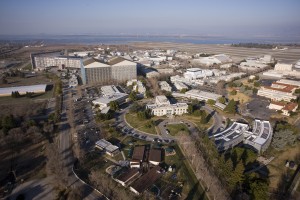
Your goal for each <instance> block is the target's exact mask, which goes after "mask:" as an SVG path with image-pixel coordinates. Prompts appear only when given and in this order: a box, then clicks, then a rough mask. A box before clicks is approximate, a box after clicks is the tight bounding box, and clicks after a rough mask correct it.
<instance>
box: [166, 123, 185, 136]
mask: <svg viewBox="0 0 300 200" xmlns="http://www.w3.org/2000/svg"><path fill="white" fill-rule="evenodd" d="M167 129H168V130H169V131H170V135H172V136H176V135H178V134H179V133H184V134H187V135H189V134H190V132H189V130H188V128H187V126H186V125H185V124H168V125H167Z"/></svg>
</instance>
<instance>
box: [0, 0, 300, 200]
mask: <svg viewBox="0 0 300 200" xmlns="http://www.w3.org/2000/svg"><path fill="white" fill-rule="evenodd" d="M74 2H76V1H74ZM245 2H247V1H245ZM253 2H254V3H253V4H254V5H256V6H258V7H259V5H257V4H258V3H257V2H255V1H253ZM60 3H61V2H60ZM194 3H195V2H194ZM194 3H193V5H194ZM52 4H53V3H49V4H48V3H47V6H45V5H42V4H39V3H36V4H34V5H32V3H31V2H29V3H28V5H30V8H29V7H28V5H23V3H20V5H18V6H17V5H16V2H15V4H14V3H8V2H5V3H3V2H0V7H1V6H2V7H3V8H7V10H11V7H10V6H14V8H16V9H17V10H19V11H20V9H24V11H25V10H26V11H28V13H27V14H26V15H24V14H22V12H21V11H20V13H21V14H16V16H19V15H20V16H23V17H24V20H25V19H29V18H27V15H29V16H31V17H34V18H36V16H37V13H34V14H33V12H31V11H32V9H33V8H39V10H40V11H41V10H43V12H45V16H47V14H49V12H50V11H51V9H52V6H53V5H52ZM119 4H120V5H119ZM119 4H114V3H111V2H110V3H109V2H107V5H106V4H105V5H101V6H103V8H102V12H103V13H107V12H108V10H109V11H110V12H112V7H111V6H113V8H115V9H117V10H118V12H116V13H115V15H116V16H118V13H119V12H120V13H123V14H124V16H127V14H128V13H127V12H126V10H127V9H129V7H128V5H127V4H126V5H125V4H124V3H121V2H119ZM229 4H230V5H231V6H233V7H235V6H236V8H239V9H241V8H244V6H243V5H239V3H236V4H237V5H233V4H231V3H229ZM247 4H248V5H249V6H250V4H251V5H252V2H247ZM275 4H276V3H275ZM275 4H274V5H270V7H272V8H273V9H275V10H276V9H280V10H282V12H286V13H290V14H291V15H292V14H293V13H294V9H295V8H296V7H297V5H299V3H295V2H293V3H291V1H289V0H288V1H287V3H286V5H285V4H284V5H281V6H279V5H277V4H276V5H275ZM79 5H81V7H80V10H85V8H87V7H88V8H89V9H88V10H91V13H92V11H95V9H96V8H99V4H98V3H95V5H94V3H90V4H82V2H81V3H78V2H76V3H74V5H70V4H68V5H64V3H61V6H62V7H64V6H67V7H68V6H71V7H72V8H73V9H74V13H75V11H76V9H78V8H79V7H78V6H79ZM96 5H97V6H96ZM121 5H122V6H121ZM147 5H148V4H147ZM179 5H180V7H182V9H183V10H184V9H185V6H186V5H183V4H182V3H179V2H177V1H174V5H170V4H166V3H162V4H161V6H162V7H164V8H165V7H166V8H169V7H172V8H174V10H178V9H179V8H176V9H175V7H176V6H179ZM130 6H132V7H130V10H132V9H134V8H136V7H135V6H137V7H139V8H146V7H144V5H139V4H137V5H130ZM194 6H195V7H197V6H200V5H198V3H195V5H194ZM201 6H203V7H209V8H210V9H208V10H211V6H212V4H211V3H207V5H206V4H204V3H203V5H202V4H201ZM241 6H242V7H241ZM260 6H261V7H262V8H266V5H263V4H262V5H260ZM121 7H122V9H121V10H119V9H120V8H121ZM148 7H149V10H152V11H153V10H156V11H157V16H152V15H151V16H152V17H153V18H154V19H158V18H157V17H159V20H156V21H155V22H156V23H158V21H160V20H161V21H163V23H162V24H161V25H162V26H166V27H167V28H168V29H170V30H173V29H172V26H173V22H174V20H175V21H176V19H177V20H178V22H177V24H176V28H177V26H178V28H180V27H181V28H183V30H185V29H184V27H185V26H183V25H182V24H181V23H180V22H182V20H184V19H186V20H188V19H191V18H186V16H190V15H189V12H191V14H192V13H193V14H194V15H195V16H196V17H198V18H199V19H200V16H201V15H202V14H197V13H198V10H194V8H191V7H190V8H189V9H187V10H189V12H186V11H185V14H184V15H183V16H182V19H179V18H177V13H176V15H175V16H173V17H174V19H173V18H172V20H171V21H170V20H168V19H169V18H168V17H167V16H166V15H164V14H162V13H164V12H166V13H169V14H174V13H173V12H171V11H169V9H167V11H166V10H161V9H162V8H157V7H155V9H154V7H152V6H150V5H148ZM258 7H257V8H258ZM292 7H293V8H292ZM294 7H295V8H294ZM42 8H43V9H42ZM46 8H47V9H46ZM104 8H107V10H106V9H104ZM126 8H127V9H126ZM150 8H152V9H150ZM268 8H269V5H268ZM289 9H290V10H289ZM142 10H144V9H142ZM217 10H218V9H217ZM29 11H30V12H29ZM40 11H39V12H40ZM144 11H145V14H146V13H148V12H149V11H147V10H144ZM52 12H53V10H52V11H51V16H52ZM55 12H57V16H59V20H58V21H57V22H65V24H64V25H63V26H59V25H58V24H56V25H54V26H53V25H52V24H51V23H49V24H48V25H47V26H49V27H53V28H55V29H59V30H61V31H63V30H65V29H64V28H66V27H68V28H69V29H70V30H73V31H75V30H76V29H75V28H74V27H79V28H80V31H82V29H84V28H83V27H85V28H86V29H87V30H85V31H87V32H88V31H90V32H94V30H96V29H91V28H90V29H88V28H87V27H88V26H87V25H88V24H89V23H90V22H91V21H92V22H93V28H94V27H95V26H96V25H95V23H94V22H96V21H93V20H95V19H96V18H98V17H99V16H100V15H101V14H99V16H98V14H97V15H96V14H95V15H93V16H90V15H91V14H90V13H86V12H83V13H82V16H81V17H83V18H85V17H84V16H83V15H86V16H89V18H88V20H83V19H80V20H79V19H77V18H76V17H78V16H75V15H74V13H69V12H68V11H66V13H65V11H64V12H62V11H60V10H57V11H56V10H55ZM72 12H73V11H72ZM138 12H140V11H138ZM219 12H221V11H220V10H219ZM232 12H233V11H232ZM253 12H254V13H257V16H259V14H261V13H260V11H259V9H258V10H257V11H253ZM95 13H96V12H95ZM203 13H205V10H203ZM233 13H234V14H233V15H232V16H235V18H238V17H241V13H239V12H236V11H235V10H234V12H233ZM40 14H41V13H40ZM77 14H78V13H77ZM110 14H111V13H110ZM244 14H245V15H247V16H248V15H249V13H247V12H245V13H244ZM244 14H243V15H244ZM269 14H270V13H269ZM271 14H272V13H271ZM271 14H270V16H273V15H271ZM134 15H135V18H136V16H140V15H139V14H138V13H136V14H134ZM185 15H186V16H185ZM286 15H287V16H288V14H286ZM294 15H295V16H296V15H298V16H299V14H296V13H294ZM294 15H293V16H294ZM3 16H5V17H4V18H7V19H8V21H10V23H11V24H12V25H11V26H8V25H7V24H6V23H4V22H2V21H0V25H2V26H3V27H4V26H5V27H7V30H5V31H9V30H11V31H10V32H5V31H4V30H0V72H1V73H0V144H1V145H0V160H1V161H0V197H1V199H7V200H8V199H9V200H24V199H25V200H27V199H46V200H48V199H51V200H52V199H57V200H77V199H78V200H81V199H87V200H94V199H112V200H114V199H118V200H123V199H124V200H127V199H128V200H129V199H130V200H131V199H163V200H164V199H172V200H173V199H174V200H177V199H178V200H179V199H187V200H196V199H201V200H214V199H217V200H230V199H233V200H235V199H237V200H268V199H274V200H277V199H278V200H282V199H287V200H290V199H291V200H297V199H299V198H300V148H299V146H300V42H299V35H297V34H296V36H297V37H294V35H292V36H293V37H292V36H291V37H290V38H288V39H289V40H288V39H287V38H285V37H284V36H280V37H279V36H276V37H275V36H274V37H273V36H272V37H271V34H267V33H266V34H265V35H258V32H257V33H256V32H255V33H254V32H251V31H249V30H247V32H249V33H247V34H250V35H247V34H245V33H244V32H243V31H242V32H240V33H241V34H242V35H243V34H245V36H243V37H245V38H246V39H245V38H244V39H234V40H229V39H228V37H225V36H224V37H223V36H220V32H213V33H214V34H212V35H213V36H211V35H210V34H204V35H197V34H190V35H189V34H179V35H177V34H173V33H172V34H170V33H169V32H167V33H165V34H163V30H164V29H163V28H159V29H157V31H158V32H159V33H161V32H160V31H162V34H156V32H155V33H153V34H152V32H151V31H149V32H150V33H148V32H143V33H144V34H141V35H139V34H130V32H128V33H127V32H126V31H125V30H127V29H126V28H124V27H126V26H128V27H132V26H131V25H132V24H128V23H127V22H125V21H131V20H133V19H132V16H131V15H130V16H129V15H128V16H127V17H124V21H122V20H121V21H122V23H121V24H118V23H117V22H119V21H120V18H122V17H123V16H118V20H116V18H115V16H112V15H101V16H102V17H101V19H105V20H104V21H107V22H104V21H101V23H102V25H101V28H102V29H107V30H110V28H111V27H112V26H117V24H118V26H119V27H121V28H122V27H123V28H122V31H119V32H121V33H120V34H116V32H117V31H111V32H113V33H114V34H107V35H104V34H100V35H97V34H94V33H92V34H90V35H89V34H88V35H80V34H78V35H76V34H74V35H68V34H62V35H59V34H58V35H56V34H53V35H51V34H49V35H48V34H37V35H34V34H33V35H18V34H19V33H18V31H19V30H20V31H21V32H22V30H23V31H25V30H28V29H26V27H23V25H21V24H22V23H16V20H17V19H18V20H20V21H23V22H24V24H26V26H28V27H30V30H37V29H35V28H36V27H38V30H40V31H42V30H44V31H45V32H47V31H49V29H47V27H44V22H43V24H39V21H48V20H49V18H48V17H44V16H43V15H42V14H41V15H40V19H38V18H36V19H35V20H33V22H32V23H33V24H34V27H33V26H31V24H30V23H27V22H26V23H25V21H24V20H22V19H21V17H19V18H14V16H12V15H11V14H9V13H6V12H3ZM49 16H50V15H49ZM62 16H64V17H65V16H69V17H71V16H73V17H74V19H77V20H78V23H77V22H76V24H73V25H72V23H73V22H71V21H68V20H66V19H63V18H64V17H62ZM108 16H110V17H108ZM170 16H171V15H170ZM195 16H194V17H195ZM228 16H229V14H228V13H226V14H224V16H223V17H224V18H226V19H228V20H229V21H230V20H232V22H233V21H234V20H233V19H232V18H231V17H232V16H231V17H229V18H227V17H228ZM263 16H264V17H265V15H263ZM287 16H286V17H287ZM53 17H54V18H55V19H56V16H53ZM140 17H141V18H140V21H143V24H142V25H141V24H139V23H140V21H139V20H137V21H134V20H133V21H132V23H133V22H136V24H135V25H134V27H139V28H140V27H143V28H144V29H145V30H146V29H147V27H148V28H152V27H150V25H151V23H150V22H152V21H151V20H150V18H144V16H140ZM152 17H151V19H152ZM251 17H254V18H257V17H255V16H253V15H251ZM273 17H274V19H278V18H276V17H279V16H277V15H274V16H273ZM281 17H283V15H280V20H281ZM217 18H219V20H220V21H222V19H221V18H222V17H221V18H220V16H217ZM242 18H243V17H241V19H242ZM254 18H253V20H254ZM32 19H33V18H31V20H32ZM243 19H244V20H245V22H247V19H246V18H243ZM257 19H258V18H257ZM299 19H300V16H299ZM52 20H53V19H52ZM81 20H83V21H84V22H83V21H81ZM90 20H91V21H90ZM207 20H208V22H209V23H210V25H205V22H204V21H202V23H203V28H204V29H207V30H209V29H210V28H211V27H213V25H212V24H215V25H214V26H215V28H214V29H216V30H219V28H220V27H222V25H221V24H218V23H217V22H215V21H214V20H212V19H207ZM280 20H278V21H279V22H280ZM275 21H276V20H275ZM48 22H49V21H48ZM52 22H53V21H52ZM66 22H67V23H66ZM79 22H83V23H80V24H79ZM108 22H109V23H108ZM252 22H254V21H252ZM252 22H251V23H249V21H248V25H249V27H251V26H252V25H251V24H252ZM263 22H264V20H262V21H259V22H257V23H263ZM279 22H278V23H279ZM97 23H98V21H97ZM107 23H108V24H109V25H107ZM123 23H124V24H123ZM272 23H273V22H272ZM38 24H39V25H38ZM67 24H68V25H67ZM145 24H147V25H145ZM158 24H159V23H158ZM186 24H187V25H189V26H194V25H191V24H189V23H187V22H186ZM217 24H218V25H217ZM291 24H292V22H291ZM102 26H103V27H102ZM233 26H235V25H234V23H233V25H231V24H230V25H229V24H228V27H232V28H231V29H232V30H233V31H235V32H238V31H240V30H238V28H237V27H239V26H238V25H236V27H234V28H233ZM265 26H268V27H269V26H270V27H271V25H270V24H265ZM13 27H15V28H13ZM241 27H242V28H245V26H240V28H241ZM69 29H68V30H69ZM102 29H101V30H102ZM123 29H124V30H123ZM282 29H283V28H282ZM51 30H52V29H51ZM118 30H119V29H118ZM176 30H177V29H176ZM195 30H196V29H195ZM197 30H198V29H197ZM226 30H227V29H226ZM259 30H260V31H262V30H263V28H261V27H260V29H259ZM287 30H290V31H291V30H292V28H290V29H287ZM223 31H224V32H225V33H226V31H225V29H224V30H223ZM273 31H274V32H275V29H274V30H273ZM49 32H51V31H49ZM124 32H125V33H124ZM170 32H171V31H170ZM221 32H222V31H221ZM245 32H246V28H245ZM25 33H27V32H26V31H25ZM33 33H34V32H33ZM38 33H40V32H38ZM51 33H52V32H51ZM54 33H56V32H54ZM58 33H59V32H58ZM79 33H82V32H79ZM222 33H223V32H222ZM272 33H273V32H272ZM228 34H233V33H229V32H228ZM274 34H275V33H274ZM278 34H279V33H278ZM280 34H281V32H280ZM248 37H249V38H248ZM258 38H259V39H258ZM282 38H283V39H282ZM291 38H296V39H291ZM297 38H298V39H297Z"/></svg>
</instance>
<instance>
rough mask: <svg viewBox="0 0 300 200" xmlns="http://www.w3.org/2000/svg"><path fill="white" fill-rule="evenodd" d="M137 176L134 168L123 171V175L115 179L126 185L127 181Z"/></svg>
mask: <svg viewBox="0 0 300 200" xmlns="http://www.w3.org/2000/svg"><path fill="white" fill-rule="evenodd" d="M138 174H139V170H138V169H136V168H132V169H128V170H127V171H125V172H124V173H123V174H121V175H120V176H118V177H117V178H116V179H118V180H120V181H122V182H124V183H126V182H127V181H129V180H130V179H132V178H134V177H135V176H137V175H138Z"/></svg>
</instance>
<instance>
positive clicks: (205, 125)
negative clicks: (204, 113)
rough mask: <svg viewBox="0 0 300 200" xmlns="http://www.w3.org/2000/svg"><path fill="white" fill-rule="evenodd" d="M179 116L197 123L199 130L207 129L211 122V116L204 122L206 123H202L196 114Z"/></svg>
mask: <svg viewBox="0 0 300 200" xmlns="http://www.w3.org/2000/svg"><path fill="white" fill-rule="evenodd" d="M179 118H182V119H186V120H188V121H191V122H193V123H194V124H195V125H197V127H198V129H199V130H203V129H208V128H209V127H210V126H211V125H212V124H213V120H214V119H213V118H212V117H211V118H210V120H209V122H208V123H206V124H202V123H201V122H200V120H201V119H200V117H197V116H193V115H182V116H180V117H179Z"/></svg>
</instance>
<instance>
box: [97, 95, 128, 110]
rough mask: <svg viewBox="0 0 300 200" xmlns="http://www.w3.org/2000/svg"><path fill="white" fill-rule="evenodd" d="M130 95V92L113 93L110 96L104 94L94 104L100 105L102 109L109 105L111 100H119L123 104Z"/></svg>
mask: <svg viewBox="0 0 300 200" xmlns="http://www.w3.org/2000/svg"><path fill="white" fill-rule="evenodd" d="M127 97H128V94H125V93H115V94H112V95H109V96H102V97H100V98H98V99H96V100H94V101H92V102H93V104H94V105H99V106H100V110H102V109H104V108H106V107H109V104H110V102H112V101H116V102H118V103H119V104H122V103H124V102H125V101H126V99H127Z"/></svg>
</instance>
